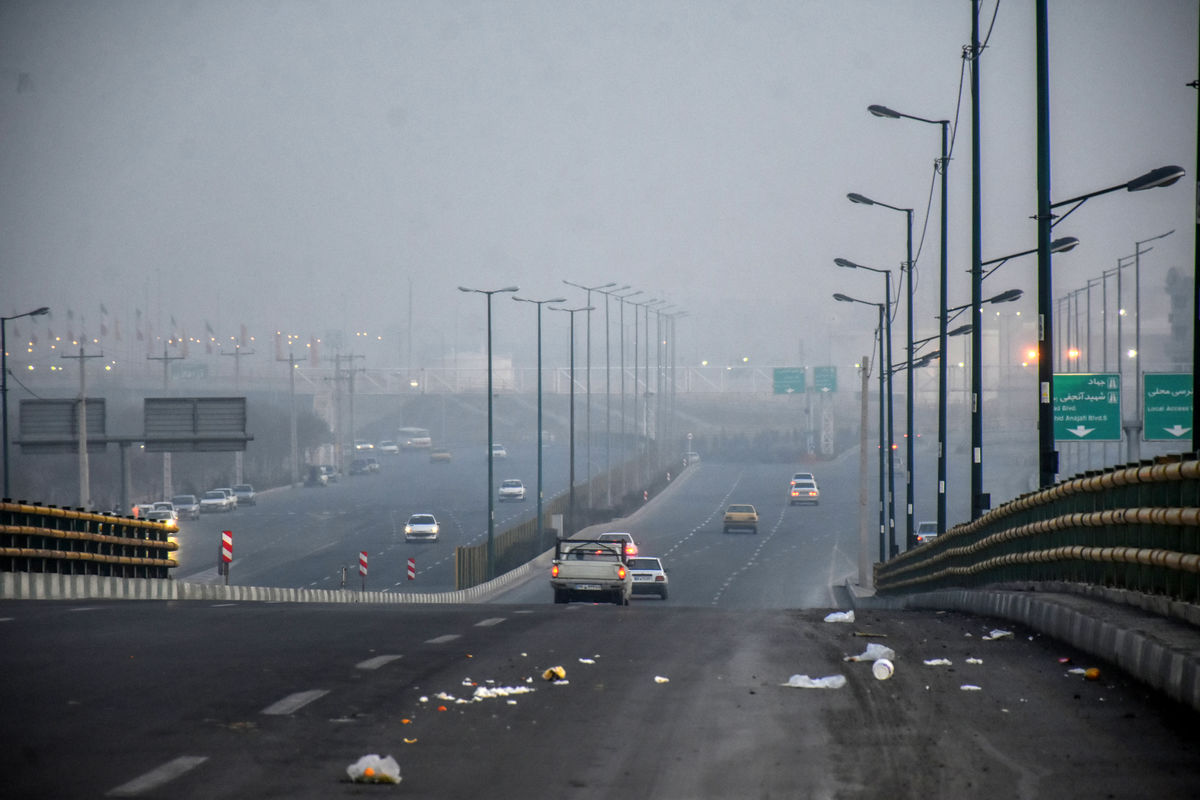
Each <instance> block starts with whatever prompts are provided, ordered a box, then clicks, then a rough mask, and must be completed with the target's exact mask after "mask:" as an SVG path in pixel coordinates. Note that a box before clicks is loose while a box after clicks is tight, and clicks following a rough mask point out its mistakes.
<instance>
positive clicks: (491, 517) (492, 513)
mask: <svg viewBox="0 0 1200 800" xmlns="http://www.w3.org/2000/svg"><path fill="white" fill-rule="evenodd" d="M458 290H459V291H460V292H474V293H476V294H481V295H484V296H485V297H487V419H488V442H487V460H488V462H487V464H488V477H487V479H488V485H487V497H488V527H487V577H488V580H491V579H492V578H494V577H496V541H495V540H496V490H495V478H494V472H493V463H492V462H493V457H492V443H493V436H494V435H495V432H494V429H493V427H492V295H494V294H499V293H501V292H517V291H519V290H518V289H517V287H516V286H505V287H504V288H503V289H468V288H467V287H466V286H460V287H458Z"/></svg>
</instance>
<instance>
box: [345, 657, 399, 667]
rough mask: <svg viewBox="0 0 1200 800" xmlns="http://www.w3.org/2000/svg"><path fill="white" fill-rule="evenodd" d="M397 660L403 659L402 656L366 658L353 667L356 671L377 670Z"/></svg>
mask: <svg viewBox="0 0 1200 800" xmlns="http://www.w3.org/2000/svg"><path fill="white" fill-rule="evenodd" d="M398 658H404V656H401V655H392V656H375V657H374V658H368V659H367V660H366V661H360V662H358V663H357V664H355V665H354V666H355V667H357V668H358V669H379V668H380V667H382V666H385V665H387V664H390V663H392V662H393V661H395V660H396V659H398Z"/></svg>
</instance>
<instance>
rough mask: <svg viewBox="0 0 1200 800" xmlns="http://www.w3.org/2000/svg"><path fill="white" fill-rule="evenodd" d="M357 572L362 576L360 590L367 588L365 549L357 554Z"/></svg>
mask: <svg viewBox="0 0 1200 800" xmlns="http://www.w3.org/2000/svg"><path fill="white" fill-rule="evenodd" d="M358 574H359V575H360V576H361V577H362V590H363V591H364V592H365V591H366V590H367V551H366V550H363V551H362V552H360V553H359V554H358Z"/></svg>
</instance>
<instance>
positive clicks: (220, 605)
mask: <svg viewBox="0 0 1200 800" xmlns="http://www.w3.org/2000/svg"><path fill="white" fill-rule="evenodd" d="M236 605H237V603H215V604H213V605H212V606H209V608H232V607H234V606H236Z"/></svg>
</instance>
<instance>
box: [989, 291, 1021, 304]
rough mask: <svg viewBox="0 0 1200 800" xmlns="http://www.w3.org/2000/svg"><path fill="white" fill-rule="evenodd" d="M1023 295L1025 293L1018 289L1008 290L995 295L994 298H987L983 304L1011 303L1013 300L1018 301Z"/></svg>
mask: <svg viewBox="0 0 1200 800" xmlns="http://www.w3.org/2000/svg"><path fill="white" fill-rule="evenodd" d="M1023 294H1025V292H1023V291H1021V290H1020V289H1009V290H1008V291H1007V292H1001V293H1000V294H998V295H996V296H995V297H989V298H988V299H987V300H984V301H983V302H985V303H1011V302H1013V301H1015V300H1020V299H1021V295H1023Z"/></svg>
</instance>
